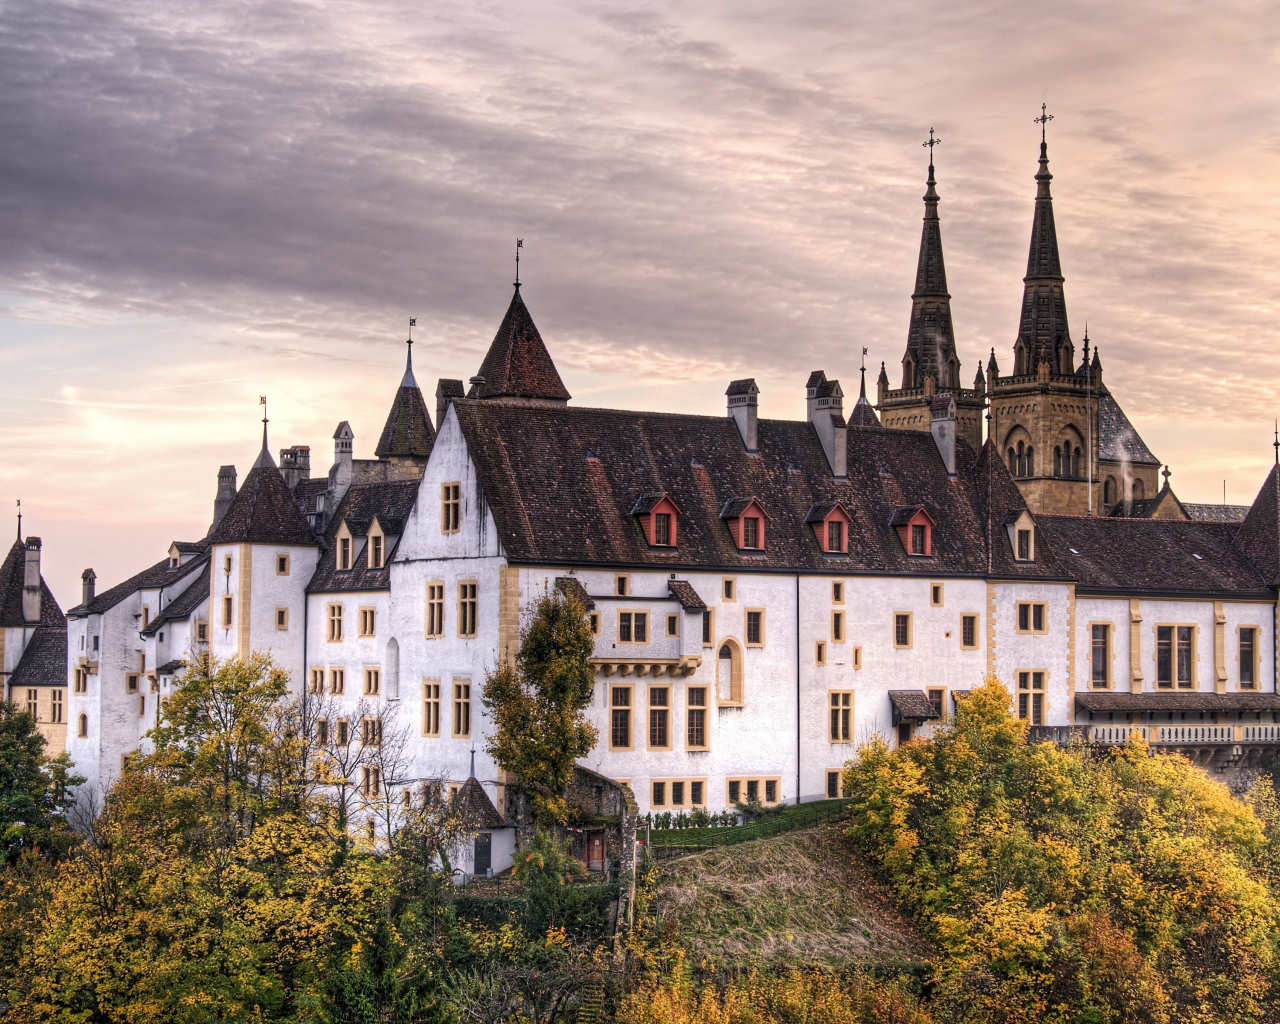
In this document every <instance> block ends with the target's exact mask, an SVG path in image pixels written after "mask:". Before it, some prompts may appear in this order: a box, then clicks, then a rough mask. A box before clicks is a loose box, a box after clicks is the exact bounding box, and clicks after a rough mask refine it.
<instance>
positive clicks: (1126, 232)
mask: <svg viewBox="0 0 1280 1024" xmlns="http://www.w3.org/2000/svg"><path fill="white" fill-rule="evenodd" d="M1278 78H1280V7H1277V6H1276V5H1275V4H1274V3H1262V2H1257V3H1250V2H1232V0H1218V2H1215V3H1213V4H1205V3H1203V2H1186V0H1182V2H1179V0H1160V2H1149V3H1134V2H1114V0H1112V2H1094V3H1088V2H1076V0H1063V2H1059V3H1055V4H1052V5H1050V4H1028V3H1025V2H981V3H978V2H969V3H963V2H961V3H957V2H950V3H942V2H937V3H924V2H910V0H898V2H895V0H880V2H876V3H870V2H854V3H833V2H830V0H826V2H821V3H818V2H808V0H790V2H788V3H770V4H764V3H758V2H753V0H733V2H714V0H683V2H681V3H671V2H631V0H617V2H613V3H606V4H602V3H593V2H585V0H584V2H572V0H568V2H558V3H557V2H548V0H526V2H523V3H505V4H500V3H493V2H488V0H471V2H465V3H453V2H450V0H435V2H433V3H428V4H423V3H410V2H407V0H380V2H378V3H354V2H348V0H324V2H300V0H299V2H295V0H262V2H254V0H199V2H197V0H110V2H107V0H0V225H2V226H0V239H2V242H0V443H2V444H3V447H4V458H3V460H2V461H0V499H4V501H5V502H6V504H7V506H8V507H9V508H10V509H12V508H13V502H14V501H15V500H16V499H18V498H21V499H22V503H23V510H24V512H25V513H26V514H27V519H26V524H25V525H26V527H27V529H28V530H29V531H30V532H32V533H39V534H40V535H41V536H42V537H43V538H44V541H45V548H44V551H45V566H46V576H47V578H48V579H49V580H50V582H51V585H52V586H53V587H54V590H55V593H56V594H57V596H58V597H59V599H60V600H61V601H62V602H63V603H64V605H65V604H71V603H74V602H75V601H76V600H78V578H79V574H80V572H81V570H82V569H83V568H84V567H85V566H89V565H92V566H93V567H94V568H95V569H96V570H97V572H98V576H99V580H100V581H101V584H102V585H103V586H106V585H110V584H113V583H115V582H118V581H119V580H120V579H121V578H123V577H124V576H125V575H127V574H129V573H131V572H133V571H136V570H137V569H138V568H140V567H141V566H142V565H144V564H149V563H150V562H152V561H154V560H155V559H157V558H159V557H161V556H162V554H163V551H164V549H165V548H166V547H167V544H168V541H169V540H170V539H174V538H184V539H194V538H197V537H199V536H201V535H203V533H204V530H205V529H206V528H207V526H208V522H209V519H210V515H211V510H212V501H213V492H214V486H215V475H216V471H217V467H218V465H219V464H221V463H225V462H234V463H236V464H237V465H238V466H239V467H240V471H241V473H242V474H243V473H244V472H245V471H247V469H248V467H249V465H250V464H251V462H252V460H253V458H254V455H255V454H256V450H257V447H258V436H259V431H260V429H261V428H260V424H259V423H258V421H257V417H258V406H257V400H258V395H259V394H267V395H268V396H269V398H270V403H271V404H270V409H271V421H272V422H271V430H272V442H273V447H276V448H278V447H281V446H283V445H286V444H293V443H298V444H310V445H311V446H312V450H313V452H314V453H315V460H314V463H315V464H314V468H315V470H316V471H317V472H320V473H323V472H324V471H325V470H326V469H327V468H328V465H329V461H330V452H331V447H330V446H331V444H332V441H331V437H332V433H333V429H334V427H335V425H336V424H337V423H338V421H339V420H343V419H346V420H349V421H350V422H351V424H352V426H353V428H354V429H355V432H356V450H357V455H358V456H365V457H368V456H370V455H371V450H372V447H373V444H374V443H375V442H376V437H377V432H378V430H379V429H380V427H381V424H382V420H383V418H384V417H385V414H386V410H387V407H388V405H389V403H390V400H391V397H392V394H393V391H394V388H395V386H396V384H397V382H398V379H399V375H400V371H401V367H402V365H403V360H404V345H403V339H404V337H405V329H406V324H407V319H408V317H410V316H416V317H417V318H418V324H419V327H418V330H417V338H418V340H419V341H420V342H421V344H419V345H415V350H416V352H415V362H416V366H417V370H418V379H419V381H420V382H422V383H423V384H424V390H428V391H433V390H434V381H435V379H436V378H437V377H441V376H448V377H467V376H470V375H471V374H472V373H474V372H475V370H476V368H477V366H478V365H479V362H480V358H481V356H482V354H483V352H484V350H485V348H486V346H487V344H488V342H489V340H490V339H491V338H492V335H493V331H494V330H495V328H496V326H497V324H498V321H499V320H500V319H501V315H502V313H503V311H504V309H505V306H506V303H507V301H508V298H509V294H510V282H511V280H512V271H513V267H512V255H513V248H514V239H515V237H516V236H517V235H519V236H522V237H523V238H524V239H525V249H524V254H525V260H524V262H523V265H522V278H523V279H524V281H525V282H526V285H525V289H524V293H525V297H526V300H527V302H528V304H529V306H530V309H531V310H532V312H533V315H534V318H535V319H536V321H537V323H538V325H539V327H540V329H541V331H542V334H543V337H544V338H545V339H546V341H547V343H548V346H549V347H550V350H551V353H552V355H553V357H554V358H555V360H556V363H557V365H558V367H559V369H560V372H561V374H562V376H563V377H564V378H565V381H566V383H567V384H568V387H569V389H570V391H572V392H573V395H574V400H575V402H576V403H578V404H593V405H612V406H623V407H637V408H650V409H664V410H691V411H699V412H706V413H719V412H721V411H722V410H723V407H724V406H723V402H724V397H723V394H724V388H725V384H726V382H727V381H728V380H729V379H731V378H733V377H739V376H748V375H749V376H754V377H755V378H756V379H757V380H758V381H759V383H760V386H761V389H762V396H761V407H762V409H761V411H762V414H763V415H766V416H776V417H797V418H798V417H799V416H800V415H801V414H802V410H803V401H802V400H803V391H802V388H803V384H804V380H805V378H806V376H807V375H808V372H809V371H810V370H811V369H815V368H823V369H825V370H826V371H827V372H828V374H829V375H832V376H839V377H841V378H842V379H843V380H844V382H845V386H846V390H850V388H851V387H852V388H856V386H857V383H856V382H857V368H858V360H859V353H860V352H861V349H862V347H863V346H867V347H868V348H869V349H870V350H871V359H872V360H873V362H874V364H875V366H876V367H877V368H878V364H879V362H880V360H884V361H886V362H887V363H888V364H889V366H890V368H891V370H892V369H893V368H894V367H895V364H897V363H898V362H899V360H900V359H901V356H902V349H903V346H904V344H905V340H906V328H907V314H908V311H909V298H908V296H909V294H910V291H911V287H912V283H913V274H914V264H915V252H916V249H917V246H918V244H919V231H920V215H921V212H922V206H921V203H920V196H921V193H922V191H923V177H924V170H925V163H926V160H925V151H924V150H923V149H922V148H921V142H922V141H923V140H924V139H925V138H926V137H927V133H928V129H929V127H930V126H933V127H935V128H936V129H937V132H938V134H939V135H940V136H941V138H942V139H943V144H942V146H941V147H940V148H939V150H938V156H937V167H938V179H939V192H940V193H941V195H942V218H943V238H944V243H945V246H946V258H947V264H948V267H947V269H948V274H949V283H950V287H951V292H952V295H953V309H954V315H955V322H956V325H957V343H958V345H959V349H960V354H961V359H962V361H963V362H962V373H963V374H964V377H965V379H968V378H969V377H970V376H971V375H972V373H973V372H974V369H975V368H976V362H977V360H978V359H979V357H984V356H985V354H986V352H987V351H988V349H990V348H991V347H993V346H994V347H995V349H996V352H997V356H998V357H999V358H1000V360H1001V363H1002V365H1007V364H1008V363H1009V362H1010V361H1011V355H1010V353H1011V346H1012V343H1013V339H1014V336H1015V334H1016V330H1017V315H1018V306H1019V300H1020V296H1021V276H1022V273H1023V272H1024V269H1025V265H1026V252H1027V240H1028V236H1029V229H1030V222H1031V208H1032V197H1033V195H1034V185H1033V182H1032V175H1033V174H1034V172H1035V159H1036V149H1037V143H1038V142H1039V129H1038V128H1037V127H1036V126H1035V125H1034V124H1033V123H1032V118H1033V117H1034V116H1035V115H1036V114H1038V113H1039V109H1040V104H1041V102H1047V103H1048V104H1049V108H1050V111H1051V112H1052V113H1053V114H1054V118H1055V119H1054V121H1053V122H1052V123H1051V124H1050V126H1049V136H1050V157H1051V161H1052V164H1051V166H1052V170H1053V172H1054V183H1053V190H1054V196H1055V200H1056V212H1057V222H1058V236H1059V239H1060V242H1061V247H1062V260H1063V267H1064V272H1065V274H1066V277H1067V286H1066V287H1067V303H1068V311H1069V314H1070V317H1071V320H1072V334H1073V336H1074V337H1075V338H1076V340H1077V344H1079V339H1080V338H1081V336H1082V335H1083V333H1084V325H1085V321H1086V320H1087V321H1088V325H1089V333H1090V335H1091V337H1092V339H1093V340H1094V341H1095V342H1096V343H1097V344H1098V345H1099V346H1100V347H1101V352H1102V359H1103V363H1104V366H1105V370H1106V378H1107V381H1108V383H1109V385H1110V386H1111V388H1112V389H1113V391H1114V392H1115V393H1116V394H1117V396H1118V397H1119V399H1120V401H1121V403H1122V404H1123V406H1124V407H1125V409H1126V411H1127V412H1128V413H1129V415H1130V417H1131V418H1132V419H1133V420H1134V421H1135V423H1136V424H1137V425H1138V428H1139V430H1140V432H1141V433H1142V434H1143V436H1144V437H1145V439H1146V441H1147V443H1148V444H1149V445H1150V446H1151V447H1152V449H1153V450H1154V451H1155V452H1156V454H1157V455H1158V456H1160V457H1161V458H1163V459H1165V460H1166V461H1167V462H1169V463H1171V464H1172V467H1173V470H1174V477H1173V483H1174V486H1175V488H1176V490H1177V491H1178V493H1179V494H1180V495H1181V496H1182V497H1183V498H1184V499H1187V500H1199V501H1213V500H1221V497H1222V489H1223V481H1224V479H1225V481H1226V485H1227V496H1228V499H1229V500H1232V501H1239V502H1245V501H1249V500H1251V499H1252V496H1253V494H1254V492H1255V491H1256V490H1257V487H1258V485H1259V484H1260V482H1261V478H1262V475H1263V473H1264V472H1265V469H1266V467H1267V465H1268V464H1269V463H1270V461H1271V458H1272V452H1271V448H1270V441H1271V423H1272V419H1273V417H1274V416H1275V415H1276V413H1277V406H1278V405H1280V402H1277V401H1276V399H1275V396H1274V391H1275V388H1274V385H1273V381H1274V380H1275V379H1276V377H1277V373H1278V372H1280V345H1277V340H1278V339H1277V331H1276V325H1277V298H1276V294H1277V281H1278V279H1280V270H1278V269H1277V256H1276V254H1277V253H1278V252H1280V208H1278V203H1277V188H1276V178H1277V171H1278V170H1280V168H1278V163H1280V161H1278V156H1280V113H1277V104H1276V102H1275V98H1276V94H1277V82H1278Z"/></svg>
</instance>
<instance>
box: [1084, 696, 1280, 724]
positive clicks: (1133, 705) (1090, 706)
mask: <svg viewBox="0 0 1280 1024" xmlns="http://www.w3.org/2000/svg"><path fill="white" fill-rule="evenodd" d="M1076 708H1077V710H1079V711H1092V712H1094V713H1095V714H1097V713H1100V712H1101V713H1104V714H1105V713H1108V712H1113V713H1114V712H1122V713H1131V712H1135V711H1157V712H1160V711H1280V694H1278V693H1187V692H1183V693H1177V692H1173V691H1170V692H1169V693H1077V694H1076ZM1157 724H1158V723H1157Z"/></svg>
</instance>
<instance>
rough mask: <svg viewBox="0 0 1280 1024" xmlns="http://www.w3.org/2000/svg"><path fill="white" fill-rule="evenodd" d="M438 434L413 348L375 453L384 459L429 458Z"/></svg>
mask: <svg viewBox="0 0 1280 1024" xmlns="http://www.w3.org/2000/svg"><path fill="white" fill-rule="evenodd" d="M435 436H436V435H435V431H434V430H432V429H431V416H430V415H429V414H428V413H427V403H426V402H425V401H423V399H422V392H421V391H420V390H419V389H418V382H417V380H415V379H414V376H413V350H412V349H410V350H409V358H408V361H407V363H406V365H405V371H404V379H403V380H401V381H400V387H399V388H397V389H396V397H395V398H394V399H393V400H392V402H391V411H390V412H389V413H387V422H386V424H385V425H384V426H383V428H382V437H380V438H379V439H378V447H376V448H375V449H374V450H373V454H374V455H376V456H377V457H378V458H380V459H390V458H412V459H425V458H426V457H427V456H428V455H430V454H431V444H432V442H433V441H434V440H435Z"/></svg>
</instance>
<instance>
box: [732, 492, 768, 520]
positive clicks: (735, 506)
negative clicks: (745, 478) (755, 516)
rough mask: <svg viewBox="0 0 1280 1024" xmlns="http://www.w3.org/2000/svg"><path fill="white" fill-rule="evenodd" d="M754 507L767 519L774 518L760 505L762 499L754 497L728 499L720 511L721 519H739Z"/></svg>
mask: <svg viewBox="0 0 1280 1024" xmlns="http://www.w3.org/2000/svg"><path fill="white" fill-rule="evenodd" d="M752 505H755V507H756V508H758V509H759V510H760V512H761V513H762V514H763V515H764V517H765V518H766V519H772V518H773V517H772V516H771V515H769V513H768V512H766V511H765V507H764V505H762V504H761V503H760V499H759V498H756V497H753V496H747V497H741V498H730V499H728V500H727V501H726V502H725V503H724V505H723V506H722V507H721V509H720V518H721V519H738V518H739V517H741V515H742V513H744V512H745V511H746V510H747V509H749V508H750V507H751V506H752Z"/></svg>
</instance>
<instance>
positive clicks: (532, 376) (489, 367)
mask: <svg viewBox="0 0 1280 1024" xmlns="http://www.w3.org/2000/svg"><path fill="white" fill-rule="evenodd" d="M477 376H478V377H480V378H481V380H480V381H479V382H478V384H479V386H478V388H477V389H476V397H477V398H487V399H500V400H507V401H517V402H525V403H528V402H535V403H550V404H555V405H564V404H565V403H566V402H567V401H569V397H570V396H569V391H568V389H567V388H565V386H564V381H562V380H561V379H560V374H559V372H558V371H557V370H556V365H555V363H553V362H552V361H551V355H550V353H548V352H547V346H546V345H545V344H543V341H542V335H541V334H539V333H538V328H537V326H536V325H535V324H534V322H533V317H531V316H530V315H529V310H528V307H526V306H525V304H524V299H523V298H521V296H520V286H519V285H516V290H515V293H514V294H513V295H512V296H511V305H509V306H508V307H507V314H506V316H504V317H503V318H502V323H501V325H499V327H498V333H497V334H495V335H494V337H493V343H492V344H491V345H490V346H489V351H488V353H487V354H486V355H485V357H484V362H483V363H482V364H481V365H480V372H479V374H477ZM473 380H474V378H473Z"/></svg>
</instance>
